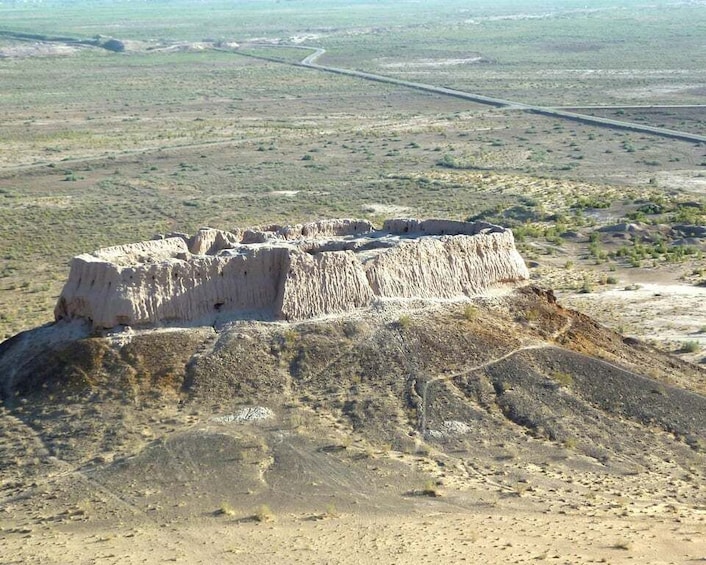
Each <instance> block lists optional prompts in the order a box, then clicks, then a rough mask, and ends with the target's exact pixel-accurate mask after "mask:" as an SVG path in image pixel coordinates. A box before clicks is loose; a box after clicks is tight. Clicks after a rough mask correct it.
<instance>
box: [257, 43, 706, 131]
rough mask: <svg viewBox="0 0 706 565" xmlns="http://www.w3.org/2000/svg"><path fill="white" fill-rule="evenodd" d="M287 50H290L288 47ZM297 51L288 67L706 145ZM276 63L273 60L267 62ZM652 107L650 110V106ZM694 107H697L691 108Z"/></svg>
mask: <svg viewBox="0 0 706 565" xmlns="http://www.w3.org/2000/svg"><path fill="white" fill-rule="evenodd" d="M290 47H291V46H290ZM297 47H298V48H300V49H311V50H313V51H314V52H313V53H311V54H310V55H308V56H307V57H305V58H304V59H302V60H301V61H300V62H298V63H290V64H292V65H295V66H302V67H307V68H311V69H317V70H319V71H324V72H328V73H334V74H339V75H347V76H353V77H358V78H362V79H365V80H371V81H374V82H382V83H387V84H395V85H399V86H403V87H406V88H413V89H415V90H421V91H424V92H431V93H434V94H441V95H444V96H453V97H454V98H461V99H464V100H469V101H471V102H477V103H479V104H488V105H490V106H495V107H498V108H507V109H511V110H523V111H527V112H532V113H534V114H539V115H543V116H549V117H552V118H561V119H565V120H572V121H575V122H581V123H585V124H589V125H594V126H600V127H608V128H612V129H622V130H627V131H634V132H639V133H648V134H651V135H659V136H661V137H667V138H670V139H678V140H681V141H692V142H696V143H706V136H705V135H698V134H695V133H689V132H685V131H678V130H672V129H667V128H660V127H653V126H648V125H644V124H637V123H634V122H625V121H621V120H613V119H610V118H601V117H597V116H589V115H587V114H580V113H577V112H571V111H568V110H563V109H561V108H551V107H546V106H536V105H533V104H524V103H522V102H514V101H511V100H505V99H503V98H493V97H491V96H483V95H482V94H473V93H470V92H465V91H462V90H456V89H453V88H446V87H443V86H434V85H431V84H424V83H420V82H410V81H406V80H400V79H396V78H392V77H388V76H384V75H376V74H373V73H367V72H364V71H356V70H353V69H342V68H339V67H328V66H325V65H319V64H317V63H316V61H317V60H318V59H319V58H320V57H321V56H322V55H324V54H325V53H326V50H325V49H321V48H319V47H307V46H304V45H298V46H297ZM269 60H273V61H276V62H282V61H278V60H277V59H271V58H270V59H269ZM652 107H654V106H652ZM661 107H663V108H668V107H669V106H661ZM695 107H698V106H695Z"/></svg>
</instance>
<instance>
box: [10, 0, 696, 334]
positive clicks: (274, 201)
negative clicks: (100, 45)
mask: <svg viewBox="0 0 706 565" xmlns="http://www.w3.org/2000/svg"><path fill="white" fill-rule="evenodd" d="M575 4H576V5H574V4H571V3H566V2H565V3H562V4H561V6H560V7H559V8H557V6H556V5H555V3H552V2H547V3H543V4H541V5H536V4H535V5H533V6H532V7H530V6H527V7H522V8H521V9H520V8H518V7H517V6H516V5H515V4H513V3H510V2H501V3H496V5H495V6H494V7H493V8H492V9H491V8H488V9H475V8H474V9H473V11H468V9H467V8H466V7H465V6H464V5H463V4H462V3H457V2H444V3H441V2H439V3H431V4H425V5H424V6H419V5H417V4H415V5H414V6H415V7H414V9H410V10H399V8H398V5H397V4H393V3H391V2H380V3H377V4H376V5H374V6H370V5H367V4H362V3H360V4H358V3H355V4H353V5H350V3H342V2H341V3H339V2H329V3H326V5H324V6H322V5H320V4H314V3H312V2H297V3H296V4H295V3H286V4H275V3H271V2H257V3H256V2H252V3H248V2H245V3H241V4H239V5H238V7H237V9H233V8H229V7H227V6H226V5H223V4H218V3H214V4H209V5H208V6H207V7H204V8H201V9H198V10H196V9H193V7H191V6H190V5H189V4H188V3H184V5H183V7H184V10H183V11H179V10H176V9H174V10H170V11H169V14H170V15H169V16H165V15H164V10H163V9H162V5H161V4H148V5H139V6H135V5H133V4H130V5H129V6H128V5H127V4H122V3H115V4H111V5H110V6H107V5H99V6H96V9H95V10H91V11H90V12H89V11H85V10H82V9H79V7H75V6H72V5H62V6H59V5H56V6H54V5H41V6H40V5H37V6H22V7H19V8H17V7H15V8H13V7H10V6H2V7H0V19H1V20H2V22H3V28H5V29H10V30H13V31H24V32H32V33H45V34H70V35H75V36H77V37H92V36H94V35H96V34H103V35H114V36H116V37H119V38H121V39H129V40H132V41H133V42H134V43H129V44H128V49H127V50H126V52H124V53H111V52H108V51H105V50H101V49H96V48H86V47H82V48H75V47H72V48H71V50H70V52H68V53H67V54H64V55H61V54H60V53H63V51H61V52H59V51H56V49H55V46H53V45H54V44H47V45H49V46H53V47H52V49H54V51H52V50H51V49H49V51H41V53H42V56H27V51H26V50H27V49H28V48H29V49H30V54H31V49H32V48H33V47H32V46H33V45H34V43H33V42H20V41H14V40H10V39H0V53H2V54H3V55H4V58H0V139H1V140H2V141H1V142H0V147H1V148H2V151H0V238H1V239H2V241H3V248H2V255H1V257H0V337H7V336H10V335H12V334H14V333H16V332H17V331H20V330H23V329H26V328H28V327H31V326H33V325H35V324H37V323H41V322H45V321H48V320H50V319H51V307H52V305H53V302H54V300H55V297H56V296H57V295H58V293H59V291H60V288H61V284H62V282H63V280H64V278H65V276H66V273H67V263H68V260H69V259H70V257H71V256H73V255H75V254H77V253H81V252H86V251H89V250H92V249H95V248H97V247H100V246H104V245H109V244H120V243H126V242H129V241H135V240H138V239H142V238H149V237H151V236H152V235H153V234H154V233H155V232H162V233H164V232H169V231H186V232H192V231H194V230H195V229H198V228H199V227H201V226H203V225H213V226H218V227H224V228H229V227H234V226H236V225H237V226H243V225H248V224H253V223H271V222H296V221H303V220H309V219H314V218H320V217H332V216H357V217H361V216H362V217H367V218H370V219H372V220H374V221H377V220H380V219H381V218H383V217H387V216H390V215H420V216H448V217H453V218H467V217H487V218H490V219H495V220H497V221H501V222H503V223H507V224H511V225H514V226H516V227H518V228H520V229H518V235H519V236H520V237H519V238H520V239H521V240H522V241H521V245H522V246H523V247H522V249H523V252H524V253H525V255H526V256H527V257H528V258H529V259H531V260H541V262H543V263H544V262H549V263H556V264H557V265H559V266H561V265H563V264H564V263H566V262H573V263H575V264H576V265H577V266H578V267H580V268H581V269H578V270H577V273H576V274H575V276H572V277H570V278H571V281H568V282H565V283H563V284H565V285H569V286H571V285H574V286H578V287H580V286H581V285H582V284H583V282H582V279H583V270H582V269H584V268H587V269H590V270H595V269H596V268H598V269H600V270H601V271H600V274H599V276H598V278H599V279H600V277H604V278H606V277H608V276H610V274H609V273H610V272H611V271H610V268H611V267H612V268H614V269H615V268H623V267H630V266H631V265H632V264H634V263H635V262H636V261H635V260H634V257H633V256H628V255H627V254H626V255H615V256H614V257H612V256H608V255H609V254H610V253H611V252H612V251H617V249H618V248H619V245H612V240H610V241H607V242H606V244H605V249H597V248H596V246H595V243H596V242H590V241H588V237H589V235H590V234H589V232H590V231H591V230H592V229H593V228H594V227H595V226H596V225H599V224H602V223H609V222H615V221H619V220H620V219H621V218H629V217H630V218H632V220H635V219H641V220H644V221H651V222H653V223H658V222H661V221H672V220H674V221H677V220H679V221H681V220H684V221H686V220H689V221H692V222H696V223H698V222H699V221H700V222H703V221H704V219H703V190H704V188H705V187H704V186H703V185H704V181H703V179H704V175H705V174H706V165H705V164H704V163H705V162H706V149H705V148H704V147H700V146H698V145H694V144H691V143H685V142H676V141H670V140H666V139H660V138H657V137H651V136H647V135H641V134H634V133H625V132H617V131H611V130H606V129H601V128H595V127H591V126H586V125H582V124H574V123H571V122H564V121H559V120H555V119H550V118H544V117H540V116H533V115H528V114H525V113H522V112H518V111H512V110H498V109H492V108H488V107H484V106H479V105H475V104H471V103H468V102H464V101H461V100H455V99H452V98H444V97H441V96H437V95H432V94H428V93H419V92H414V91H410V90H405V89H402V88H398V87H395V86H392V85H384V84H374V83H369V82H364V81H360V80H357V79H353V78H350V77H343V76H335V75H328V74H324V73H320V72H317V71H315V70H311V69H303V68H295V67H290V66H286V65H281V64H277V63H271V62H265V61H261V60H256V59H252V58H249V57H244V56H241V55H238V54H237V53H229V52H219V51H213V50H211V49H208V48H207V49H204V48H203V45H201V44H194V43H193V42H194V41H201V40H203V39H207V38H210V39H217V40H234V41H237V42H240V43H242V42H243V41H247V40H248V39H252V38H258V37H267V38H271V39H284V40H287V41H290V40H291V39H292V38H295V40H296V41H301V42H303V43H304V44H313V45H321V46H323V47H325V48H326V49H327V50H328V52H327V55H325V57H324V60H323V61H322V62H324V63H326V64H332V65H340V66H350V67H353V68H363V69H365V70H371V71H373V72H380V73H382V74H389V75H395V76H401V77H404V78H413V79H415V80H416V79H418V80H423V81H424V82H428V83H432V84H439V85H449V86H455V87H459V88H466V89H470V90H473V91H477V92H481V93H485V94H493V95H499V96H503V97H506V98H510V99H518V100H524V101H530V102H538V103H548V104H549V103H551V104H555V105H567V104H603V103H605V102H606V101H609V102H611V103H614V102H617V103H620V104H627V103H645V102H649V103H650V104H653V103H658V102H669V103H680V104H684V103H694V102H698V101H703V92H704V90H703V89H704V85H705V81H706V78H704V76H703V73H704V71H703V69H704V68H706V66H705V65H703V63H704V61H703V60H702V59H703V55H702V53H701V50H699V49H695V48H694V45H695V43H694V42H697V41H698V38H699V37H701V35H700V34H699V33H698V31H699V29H701V27H702V26H703V23H702V22H703V21H704V16H703V14H702V10H699V9H698V7H695V6H687V5H683V6H673V7H669V8H664V9H660V10H657V9H653V8H644V7H642V8H640V9H638V7H639V6H641V4H640V2H633V3H630V4H628V5H627V6H626V7H623V8H620V9H619V8H616V7H614V6H613V4H612V3H611V2H607V1H606V2H602V3H600V4H597V5H595V6H593V9H592V10H582V9H578V8H580V6H579V5H578V3H575ZM186 8H190V9H189V10H187V9H186ZM687 21H688V22H689V25H688V26H687V25H684V22H687ZM57 22H60V23H57ZM637 24H640V25H637ZM206 47H208V45H207V46H206ZM244 50H246V51H247V52H250V53H259V54H263V55H268V56H272V55H278V56H281V57H282V58H284V59H289V60H294V59H296V58H300V57H304V56H305V54H306V52H305V51H302V50H300V49H296V50H295V49H281V48H276V49H275V48H268V47H264V48H263V47H256V48H254V47H252V45H250V46H249V47H247V49H245V48H244ZM653 51H654V52H658V53H659V57H658V58H655V57H653V56H652V55H651V54H650V53H652V52H653ZM36 54H37V53H35V55H36ZM685 54H687V55H685ZM617 111H618V110H616V111H614V113H615V112H617ZM625 112H627V114H626V115H624V116H623V117H625V118H626V119H627V118H630V119H635V120H638V119H639V118H640V117H641V116H642V117H644V119H646V120H649V121H650V123H652V121H653V120H657V121H659V122H660V123H661V122H662V121H665V120H666V125H667V126H668V127H676V128H681V127H685V128H686V127H687V126H688V127H690V128H692V129H693V131H696V132H698V131H700V130H701V129H702V124H703V114H702V113H700V112H702V110H699V109H692V110H689V113H688V114H685V112H686V111H677V110H674V111H670V114H669V115H668V116H666V117H664V116H661V115H660V116H657V117H655V116H652V115H649V114H645V113H643V114H641V115H637V114H636V112H637V111H633V110H625ZM618 115H621V114H618ZM649 199H653V200H657V201H664V202H666V203H667V204H668V206H666V208H664V210H663V213H660V214H654V213H653V212H654V210H653V209H651V210H650V214H645V213H642V216H635V214H639V213H640V207H641V206H643V205H644V204H645V201H646V200H649ZM660 199H662V200H660ZM680 201H684V202H691V203H692V204H694V205H695V208H694V207H693V206H692V207H691V208H689V210H686V211H687V212H690V213H691V216H689V217H681V216H679V214H680V213H681V212H680V210H681V209H680V208H679V206H678V205H677V203H678V202H680ZM682 212H684V211H683V210H682ZM557 213H558V214H559V215H558V216H557ZM630 214H633V216H629V215H630ZM684 214H686V212H684ZM684 214H682V216H683V215H684ZM557 224H558V226H557ZM562 229H563V230H582V231H583V236H584V239H582V240H579V243H575V242H570V241H568V240H566V239H561V238H560V237H559V235H558V234H559V233H560V231H561V230H562ZM628 243H630V244H632V242H628ZM591 244H594V245H593V247H591ZM614 248H615V249H614ZM626 253H627V252H626ZM635 253H638V252H635ZM651 253H652V250H648V251H645V250H639V254H641V256H640V258H639V260H638V261H637V264H638V265H640V266H644V265H645V263H644V262H643V259H646V258H647V257H648V256H649V257H650V260H654V258H653V257H652V256H651ZM603 254H604V255H605V257H604V256H603ZM633 255H634V254H633ZM658 255H659V257H658V259H657V260H658V262H662V261H663V260H664V258H665V257H667V255H666V254H665V253H660V254H658ZM597 256H598V257H597ZM686 260H687V263H688V269H689V270H690V271H689V272H692V271H693V270H694V269H698V268H699V266H700V265H699V261H700V260H701V259H700V256H699V255H697V254H695V255H693V256H692V255H690V256H688V257H686ZM597 262H598V263H599V264H598V265H596V263H597ZM684 268H685V269H687V266H684Z"/></svg>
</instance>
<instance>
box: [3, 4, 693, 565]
mask: <svg viewBox="0 0 706 565" xmlns="http://www.w3.org/2000/svg"><path fill="white" fill-rule="evenodd" d="M704 36H706V4H705V3H704V2H702V1H692V2H663V3H657V4H655V3H648V2H643V1H641V0H625V1H623V2H615V1H614V0H600V1H598V2H594V3H592V4H591V5H590V6H589V7H587V6H586V3H585V2H578V1H574V0H550V1H548V2H532V1H530V0H527V1H525V2H520V3H518V2H510V0H500V1H498V2H493V3H492V5H487V3H484V4H481V5H476V3H473V2H471V3H469V2H465V1H461V0H450V1H441V0H435V1H431V2H424V3H416V2H392V1H390V0H381V1H380V2H375V3H366V2H357V1H343V0H340V1H339V0H326V1H325V2H313V1H311V0H295V1H290V2H278V1H275V0H257V1H256V0H243V1H239V2H236V3H225V2H220V1H216V0H214V1H208V2H202V3H194V2H191V1H190V0H178V1H177V2H169V3H167V2H163V1H161V0H160V1H157V2H150V3H143V4H135V3H132V2H126V1H122V0H117V1H116V2H110V3H108V2H102V1H100V2H94V3H92V4H91V9H90V10H87V9H86V6H85V5H83V4H82V2H80V1H78V0H76V1H69V0H65V1H61V0H52V1H47V2H36V3H35V2H29V1H28V2H13V3H2V4H0V241H2V244H1V245H0V340H6V341H4V342H3V343H2V344H0V368H1V369H0V385H2V386H1V388H2V391H0V398H1V399H2V402H3V407H2V412H1V413H0V556H2V557H0V561H2V562H3V563H42V564H45V563H56V564H59V563H160V562H179V563H208V562H210V563H213V562H217V563H244V562H246V563H269V562H278V563H360V562H372V561H376V562H381V563H439V562H441V563H460V562H469V563H535V562H540V563H541V562H548V563H571V564H573V563H614V564H617V563H655V564H657V563H663V564H667V563H699V562H706V486H705V483H704V478H705V477H704V470H705V469H706V458H705V457H706V456H705V453H706V434H705V430H706V421H705V420H704V418H706V399H705V397H704V395H705V393H706V376H705V370H704V360H706V357H705V355H706V353H705V352H706V300H705V298H706V260H705V259H704V252H705V251H706V51H705V50H704V49H703V39H702V38H703V37H704ZM345 217H348V218H359V219H361V220H367V221H370V222H372V223H373V224H375V225H376V226H381V225H382V221H383V220H384V219H387V218H394V217H416V218H449V219H453V220H469V221H486V222H492V223H494V224H498V225H502V226H506V227H510V228H512V230H513V233H514V238H515V242H516V245H517V249H518V251H519V252H520V254H521V255H522V257H523V258H524V260H525V261H526V263H527V266H528V267H529V273H530V280H529V281H528V284H527V286H524V287H520V288H513V289H509V288H508V289H505V290H502V291H497V292H495V293H491V294H488V295H486V296H483V297H479V298H476V299H474V300H473V301H472V302H470V303H468V302H461V303H459V302H448V301H431V302H429V301H427V302H423V301H419V302H415V301H411V302H400V303H393V302H390V303H383V304H378V305H377V306H375V307H371V308H367V309H363V310H360V311H357V312H353V313H351V312H349V313H345V314H341V315H338V316H329V317H326V318H322V319H319V320H313V321H299V322H283V321H270V322H267V321H254V320H240V321H236V322H233V323H232V324H226V325H224V326H223V327H220V326H214V327H212V326H210V325H206V326H198V325H193V324H190V325H188V327H186V325H185V326H184V327H168V328H161V329H154V330H152V329H144V328H143V329H139V328H138V329H135V330H132V329H130V328H125V329H121V330H116V331H103V332H97V333H95V334H91V335H87V334H86V333H85V328H82V326H80V324H79V323H78V322H76V323H74V322H72V323H67V324H65V325H60V326H47V324H50V323H51V322H53V320H54V306H55V304H56V302H57V298H58V296H59V294H60V292H61V291H62V287H63V285H64V283H65V281H66V280H67V277H68V273H69V261H70V260H71V258H72V257H73V256H75V255H78V254H81V253H88V252H92V251H93V250H96V249H98V248H102V247H106V246H113V245H123V244H127V243H131V242H137V241H141V240H149V239H151V238H152V237H153V236H155V234H174V233H189V234H193V233H195V232H196V231H197V230H198V229H199V228H201V227H203V226H211V227H214V228H220V229H225V230H237V229H238V228H244V227H246V226H253V225H261V226H266V225H272V224H282V225H283V224H297V223H302V222H309V221H314V220H319V219H322V218H345ZM57 327H59V329H56V328H57ZM21 332H26V333H21ZM17 334H21V335H20V336H19V337H13V336H16V335H17Z"/></svg>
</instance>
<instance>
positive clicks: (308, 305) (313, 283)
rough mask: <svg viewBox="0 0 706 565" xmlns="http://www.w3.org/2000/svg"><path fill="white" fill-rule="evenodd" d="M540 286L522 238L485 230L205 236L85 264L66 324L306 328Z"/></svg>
mask: <svg viewBox="0 0 706 565" xmlns="http://www.w3.org/2000/svg"><path fill="white" fill-rule="evenodd" d="M527 278H528V272H527V268H526V267H525V264H524V261H523V260H522V258H521V257H520V255H519V254H518V253H517V250H516V249H515V245H514V240H513V237H512V233H511V232H510V231H509V230H505V229H503V228H501V227H499V226H494V225H492V224H487V223H483V222H477V223H464V222H452V221H447V220H424V221H420V220H411V219H401V220H390V221H388V222H386V223H385V228H384V229H383V230H380V231H374V229H373V227H372V225H371V224H370V223H369V222H367V221H365V220H327V221H324V222H316V223H312V224H303V225H298V226H292V227H280V226H272V227H269V228H265V229H251V230H236V231H234V232H226V231H222V230H214V229H202V230H200V231H199V232H198V233H197V234H196V235H194V236H193V237H191V238H188V237H186V236H183V237H169V238H166V239H161V240H155V241H148V242H142V243H136V244H130V245H125V246H118V247H110V248H105V249H102V250H99V251H96V252H95V253H92V254H84V255H79V256H78V257H76V258H74V260H73V261H72V264H71V272H70V274H69V280H68V281H67V283H66V285H65V287H64V290H63V291H62V293H61V296H60V298H59V301H58V303H57V306H56V308H55V317H56V319H57V320H58V319H70V318H85V319H88V320H90V321H91V323H92V324H93V326H94V327H95V328H111V327H114V326H117V325H158V324H162V323H170V322H176V323H189V322H194V323H209V321H213V320H215V319H216V318H217V317H219V316H226V317H227V316H231V317H232V316H244V315H250V316H254V317H258V318H261V319H272V318H279V319H287V320H296V319H306V318H312V317H318V316H322V315H325V314H330V313H336V312H343V311H348V310H352V309H355V308H361V307H365V306H368V305H370V304H371V303H372V302H373V301H374V300H376V299H379V298H422V299H440V298H442V299H447V298H460V297H464V296H472V295H476V294H481V293H483V292H484V291H485V290H486V289H487V288H488V287H489V286H490V285H494V284H498V283H504V282H516V281H521V280H524V279H527Z"/></svg>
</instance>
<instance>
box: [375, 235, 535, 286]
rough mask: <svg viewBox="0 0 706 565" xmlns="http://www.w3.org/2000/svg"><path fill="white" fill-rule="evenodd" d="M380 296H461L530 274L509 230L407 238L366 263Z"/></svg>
mask: <svg viewBox="0 0 706 565" xmlns="http://www.w3.org/2000/svg"><path fill="white" fill-rule="evenodd" d="M366 270H367V275H368V280H369V281H370V286H371V288H372V289H373V292H374V293H375V294H376V295H377V296H381V297H388V298H393V297H403V298H457V297H461V296H473V295H477V294H482V293H483V292H484V291H485V290H486V289H487V288H488V287H489V286H491V285H493V284H496V283H500V282H511V281H518V280H522V279H526V278H529V273H528V271H527V267H526V266H525V263H524V261H523V260H522V257H520V255H519V253H518V252H517V250H516V249H515V242H514V240H513V237H512V233H511V232H509V231H503V232H496V233H490V234H484V235H482V236H474V237H468V236H463V235H457V236H442V237H441V238H435V239H422V240H412V241H402V242H401V243H400V245H399V246H398V247H395V248H393V249H390V250H389V251H388V252H386V253H381V254H379V255H378V256H377V257H375V258H374V259H372V260H370V261H369V263H368V264H366Z"/></svg>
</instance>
